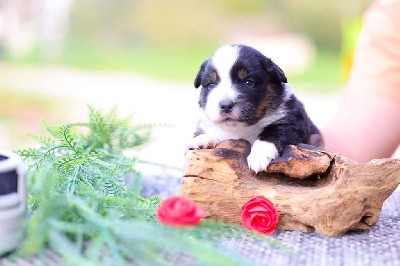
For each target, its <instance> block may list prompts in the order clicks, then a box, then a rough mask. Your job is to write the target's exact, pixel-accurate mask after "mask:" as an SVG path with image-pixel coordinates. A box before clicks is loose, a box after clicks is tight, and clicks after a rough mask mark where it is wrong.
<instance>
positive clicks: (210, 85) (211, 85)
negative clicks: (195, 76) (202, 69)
mask: <svg viewBox="0 0 400 266" xmlns="http://www.w3.org/2000/svg"><path fill="white" fill-rule="evenodd" d="M204 87H206V88H207V89H212V88H214V87H215V83H208V84H207V85H206V86H204Z"/></svg>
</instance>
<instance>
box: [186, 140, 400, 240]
mask: <svg viewBox="0 0 400 266" xmlns="http://www.w3.org/2000/svg"><path fill="white" fill-rule="evenodd" d="M249 152H250V144H249V143H248V142H247V141H244V140H228V141H225V142H223V143H221V144H219V145H218V146H217V147H216V148H214V149H201V150H192V151H189V152H188V153H187V155H186V164H185V169H184V177H183V184H182V189H181V196H183V197H185V198H188V199H191V200H193V201H195V202H196V203H198V204H199V205H200V206H201V207H202V208H204V209H205V211H206V215H207V216H208V217H209V218H213V219H217V220H222V221H225V222H229V223H234V224H240V223H241V218H240V216H241V207H242V205H243V204H244V203H246V202H247V201H248V200H249V199H251V198H252V197H255V196H259V195H263V196H265V197H267V198H268V199H270V200H271V201H272V202H273V203H274V204H275V206H276V208H277V210H278V213H279V223H278V228H281V229H287V230H299V231H303V232H313V231H316V232H318V233H320V234H324V235H327V236H330V237H338V236H341V235H343V234H345V233H346V232H348V231H353V230H366V229H369V228H370V227H372V226H373V225H374V224H376V222H377V221H378V219H379V215H380V212H381V209H382V204H383V202H384V201H385V199H386V198H388V197H389V196H390V194H391V193H392V192H393V191H394V190H395V189H396V187H397V186H398V185H399V184H400V160H394V159H380V160H373V161H370V162H368V163H358V162H354V161H352V160H350V159H348V158H346V157H344V156H342V155H340V154H335V153H332V152H328V151H325V150H322V149H319V148H315V147H312V146H308V145H297V146H288V147H287V148H286V150H285V151H284V153H283V155H282V156H281V157H279V158H277V159H276V160H274V161H273V162H272V163H271V164H270V165H269V167H268V169H267V171H265V172H261V173H258V174H255V173H254V172H253V171H251V170H249V168H248V166H247V162H246V157H247V156H248V154H249Z"/></svg>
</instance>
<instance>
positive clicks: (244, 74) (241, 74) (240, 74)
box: [238, 68, 248, 80]
mask: <svg viewBox="0 0 400 266" xmlns="http://www.w3.org/2000/svg"><path fill="white" fill-rule="evenodd" d="M247 76H248V73H247V71H246V70H245V69H243V68H242V69H240V70H239V71H238V77H239V79H240V80H244V79H245V78H247Z"/></svg>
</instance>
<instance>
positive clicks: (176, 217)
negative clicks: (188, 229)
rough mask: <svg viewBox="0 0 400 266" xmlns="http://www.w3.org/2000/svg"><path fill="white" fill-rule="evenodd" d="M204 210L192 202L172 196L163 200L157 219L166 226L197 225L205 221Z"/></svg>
mask: <svg viewBox="0 0 400 266" xmlns="http://www.w3.org/2000/svg"><path fill="white" fill-rule="evenodd" d="M204 215H205V213H204V210H203V209H201V208H199V207H198V206H197V205H196V203H194V202H193V201H191V200H187V199H184V198H182V197H179V196H172V197H169V198H167V199H165V200H163V201H162V202H161V203H160V205H159V206H158V209H157V219H158V220H159V221H160V222H161V223H163V224H166V225H175V226H190V225H197V224H199V223H200V221H201V219H203V217H204Z"/></svg>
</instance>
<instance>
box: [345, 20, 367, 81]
mask: <svg viewBox="0 0 400 266" xmlns="http://www.w3.org/2000/svg"><path fill="white" fill-rule="evenodd" d="M361 26H362V18H361V16H359V17H353V18H352V19H349V20H347V21H344V22H343V26H342V52H341V53H342V75H343V79H344V80H345V81H347V80H348V79H349V77H350V71H351V68H352V66H353V57H354V51H355V49H356V46H357V42H358V37H359V35H360V31H361Z"/></svg>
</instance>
